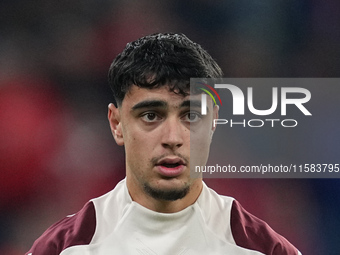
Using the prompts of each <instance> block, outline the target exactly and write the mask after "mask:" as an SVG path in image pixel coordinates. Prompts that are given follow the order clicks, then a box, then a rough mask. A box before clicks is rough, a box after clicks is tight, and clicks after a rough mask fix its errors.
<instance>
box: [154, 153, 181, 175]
mask: <svg viewBox="0 0 340 255" xmlns="http://www.w3.org/2000/svg"><path fill="white" fill-rule="evenodd" d="M185 166H186V164H185V162H184V160H183V159H181V158H178V157H175V158H171V157H168V158H164V159H162V160H160V161H159V162H157V163H156V168H157V170H158V173H159V174H160V175H162V176H165V177H176V176H179V175H180V174H181V173H182V172H183V171H184V169H185Z"/></svg>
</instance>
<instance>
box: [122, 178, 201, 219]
mask: <svg viewBox="0 0 340 255" xmlns="http://www.w3.org/2000/svg"><path fill="white" fill-rule="evenodd" d="M191 181H192V183H191V185H190V189H189V191H188V193H187V194H186V195H185V196H184V197H183V198H181V199H177V200H174V201H169V200H162V199H156V198H154V197H152V196H151V195H149V194H148V193H147V192H145V191H144V189H143V188H142V187H140V186H138V185H136V184H135V183H134V182H133V181H131V178H128V177H127V187H128V191H129V194H130V196H131V198H132V200H133V201H135V202H136V203H138V204H140V205H142V206H144V207H146V208H148V209H150V210H152V211H155V212H160V213H175V212H179V211H181V210H183V209H185V208H187V207H188V206H190V205H192V204H193V203H195V202H196V200H197V198H198V197H199V195H200V194H201V191H202V188H203V184H202V179H193V180H191Z"/></svg>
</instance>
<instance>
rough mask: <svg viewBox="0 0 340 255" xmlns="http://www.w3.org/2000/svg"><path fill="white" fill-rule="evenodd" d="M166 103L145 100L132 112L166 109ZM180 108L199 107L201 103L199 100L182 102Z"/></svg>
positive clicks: (135, 106) (134, 107) (136, 105)
mask: <svg viewBox="0 0 340 255" xmlns="http://www.w3.org/2000/svg"><path fill="white" fill-rule="evenodd" d="M167 107H168V103H167V102H165V101H162V100H146V101H142V102H139V103H137V104H135V105H134V106H133V107H132V111H135V110H138V109H143V108H167ZM179 107H180V108H185V107H198V108H199V107H201V101H200V100H185V101H183V102H182V103H181V104H180V106H179Z"/></svg>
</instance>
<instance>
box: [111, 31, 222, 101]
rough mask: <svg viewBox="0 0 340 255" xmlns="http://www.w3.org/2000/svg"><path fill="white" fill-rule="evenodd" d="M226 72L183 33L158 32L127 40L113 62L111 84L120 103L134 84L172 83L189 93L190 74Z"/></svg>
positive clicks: (213, 75)
mask: <svg viewBox="0 0 340 255" xmlns="http://www.w3.org/2000/svg"><path fill="white" fill-rule="evenodd" d="M222 75H223V73H222V70H221V68H220V67H219V66H218V64H217V63H216V62H215V61H214V60H213V58H212V57H211V56H210V55H209V54H208V53H207V52H206V51H205V50H204V49H203V48H202V47H201V46H200V45H199V44H197V43H194V42H193V41H191V40H190V39H189V38H188V37H186V36H185V35H184V34H172V33H165V34H162V33H157V34H152V35H148V36H145V37H142V38H140V39H138V40H136V41H133V42H131V43H128V44H127V45H126V47H125V49H124V50H123V52H121V53H120V54H119V55H118V56H117V57H116V58H115V59H114V60H113V62H112V64H111V66H110V69H109V85H110V87H111V89H112V91H113V95H114V98H115V100H116V103H117V104H118V105H121V103H122V101H123V99H124V97H125V94H126V93H127V92H128V90H129V89H130V87H131V85H133V84H134V85H137V86H139V87H142V88H150V89H151V88H155V87H159V86H163V85H167V86H169V89H170V91H173V92H175V93H179V94H182V95H187V94H188V93H189V91H190V78H220V77H222Z"/></svg>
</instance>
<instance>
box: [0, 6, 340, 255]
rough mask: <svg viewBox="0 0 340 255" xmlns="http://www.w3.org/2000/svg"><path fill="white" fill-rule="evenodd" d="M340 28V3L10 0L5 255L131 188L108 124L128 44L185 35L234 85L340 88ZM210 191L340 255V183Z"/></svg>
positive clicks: (242, 184)
mask: <svg viewBox="0 0 340 255" xmlns="http://www.w3.org/2000/svg"><path fill="white" fill-rule="evenodd" d="M339 24H340V2H339V1H336V0H329V1H322V0H285V1H283V0H278V1H271V0H258V1H250V0H248V1H245V0H231V1H207V0H197V1H180V0H172V1H170V0H167V1H151V0H139V1H132V0H130V1H129V0H128V1H122V0H111V1H108V0H97V1H95V0H82V1H80V0H74V1H65V0H59V1H55V0H50V1H43V0H33V1H23V0H2V1H1V2H0V31H1V32H0V174H1V177H0V254H5V255H19V254H23V253H24V252H26V251H27V250H28V249H29V248H30V246H31V245H32V243H33V241H34V240H35V239H36V238H37V237H38V236H39V235H41V234H42V232H43V231H44V230H45V229H46V228H47V227H48V226H50V225H51V224H52V223H54V222H56V221H57V220H59V219H61V218H62V217H64V216H65V215H68V214H72V213H74V212H76V211H78V210H79V209H80V208H81V207H82V205H83V204H84V203H85V202H86V201H87V200H89V199H90V198H93V197H96V196H99V195H101V194H103V193H105V192H107V191H109V190H110V189H112V188H113V187H114V186H115V184H116V183H117V182H118V181H119V180H120V179H122V178H124V170H123V169H124V152H123V150H122V148H119V147H117V146H116V144H115V142H114V140H113V139H112V137H111V134H110V130H109V126H108V123H107V121H106V114H107V105H108V103H109V102H111V101H112V96H111V91H110V89H109V87H108V85H107V81H106V80H107V79H106V77H107V71H108V68H109V65H110V63H111V61H112V59H113V58H114V57H115V56H116V54H118V53H119V52H120V51H121V50H122V49H123V48H124V46H125V44H126V43H127V42H129V41H132V40H135V39H137V38H139V37H141V36H143V35H146V34H150V33H154V32H181V33H185V34H186V35H187V36H188V37H189V38H191V39H192V40H194V41H196V42H198V43H200V44H201V45H202V46H203V47H204V48H205V49H206V50H207V51H208V52H209V53H210V54H211V55H212V56H213V57H214V58H215V59H216V60H217V62H218V63H220V65H221V66H222V68H223V70H224V73H225V77H339V76H340V68H339V67H340V46H339V45H340V29H339ZM335 92H336V93H339V92H340V87H339V89H337V90H336V91H335ZM338 105H339V104H338ZM328 110H329V109H328ZM333 110H334V109H333ZM337 114H338V113H337ZM339 124H340V123H339V122H334V123H332V125H333V126H338V125H339ZM312 130H314V131H313V132H315V129H312ZM332 130H334V129H332ZM322 131H323V130H319V132H315V133H314V135H315V137H316V138H317V140H316V141H318V139H323V138H322V137H323V136H322V133H323V132H322ZM306 132H309V130H306ZM328 137H332V138H330V139H329V142H330V147H329V148H327V150H326V151H325V153H333V154H334V155H339V151H336V150H334V149H335V148H336V147H334V149H333V150H332V144H335V143H337V144H338V143H339V142H340V141H339V134H338V133H337V132H335V133H333V134H331V136H328ZM276 139H277V138H276ZM287 142H288V143H289V141H287ZM243 149H244V150H248V152H247V153H248V154H251V153H252V150H253V148H252V147H251V146H249V148H248V147H247V146H245V147H244V148H243ZM308 149H309V148H305V150H308ZM207 183H208V184H209V185H210V186H212V187H213V188H215V189H216V190H217V191H218V192H220V193H222V194H227V195H231V196H233V197H235V198H237V199H238V200H239V201H240V202H241V203H242V204H243V206H244V207H245V208H246V209H248V210H249V211H251V212H252V213H254V214H255V215H257V216H258V217H260V218H262V219H264V220H266V221H267V222H268V223H269V224H270V225H271V226H272V227H273V228H274V229H275V230H276V231H278V232H279V233H281V234H283V235H284V236H285V237H287V238H288V239H289V240H290V241H291V242H292V243H293V244H295V245H296V246H297V247H298V248H299V249H300V250H301V252H302V253H303V254H308V255H314V254H323V255H328V254H337V255H338V254H340V180H312V179H303V180H297V179H286V180H278V179H270V180H264V179H262V180H251V179H229V180H228V179H208V180H207Z"/></svg>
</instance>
